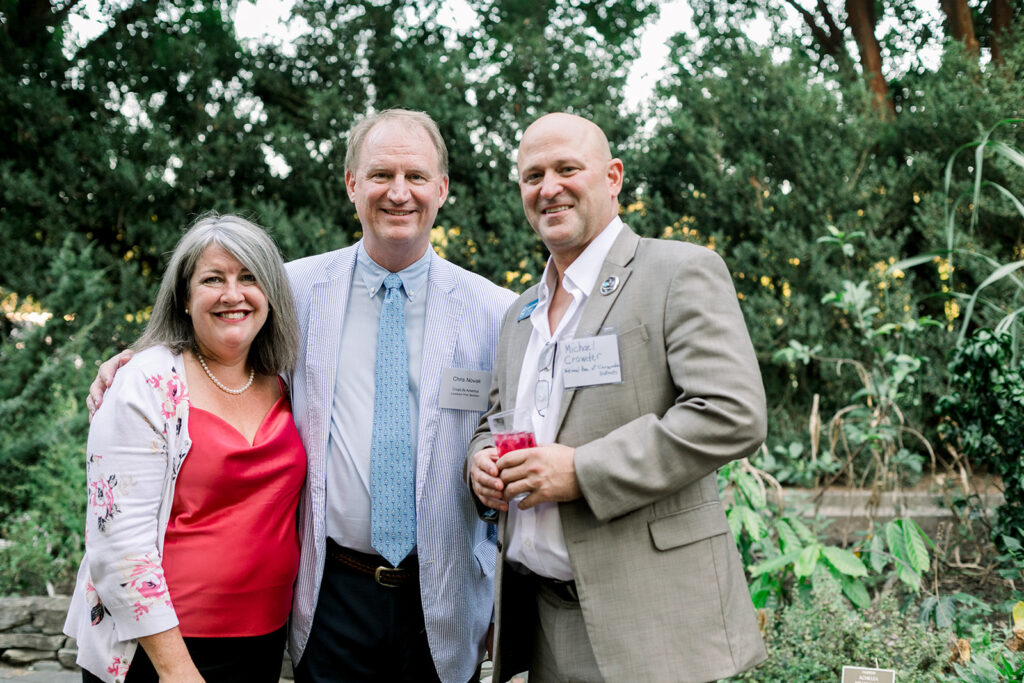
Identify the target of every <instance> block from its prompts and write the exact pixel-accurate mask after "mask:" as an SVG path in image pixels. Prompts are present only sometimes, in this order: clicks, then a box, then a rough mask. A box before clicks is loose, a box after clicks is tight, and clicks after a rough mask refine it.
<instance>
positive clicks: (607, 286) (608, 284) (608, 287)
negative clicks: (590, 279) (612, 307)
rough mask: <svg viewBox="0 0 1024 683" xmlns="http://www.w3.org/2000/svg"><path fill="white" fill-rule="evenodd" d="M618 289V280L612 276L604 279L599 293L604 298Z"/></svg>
mask: <svg viewBox="0 0 1024 683" xmlns="http://www.w3.org/2000/svg"><path fill="white" fill-rule="evenodd" d="M618 288H619V278H617V277H615V276H614V275H611V276H609V277H607V278H605V281H604V282H602V283H601V293H602V294H604V295H605V296H608V295H609V294H611V293H612V292H614V291H615V290H616V289H618Z"/></svg>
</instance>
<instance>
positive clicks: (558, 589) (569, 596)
mask: <svg viewBox="0 0 1024 683" xmlns="http://www.w3.org/2000/svg"><path fill="white" fill-rule="evenodd" d="M530 576H531V577H533V580H534V582H536V584H537V585H538V586H543V587H544V588H547V589H548V590H549V591H550V592H551V593H553V594H554V595H555V597H556V598H558V599H560V600H564V601H566V602H579V601H580V594H579V591H577V590H576V582H575V581H560V580H558V579H549V578H548V577H546V576H541V575H540V574H534V573H533V572H530Z"/></svg>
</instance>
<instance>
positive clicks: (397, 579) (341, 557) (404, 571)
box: [327, 538, 419, 588]
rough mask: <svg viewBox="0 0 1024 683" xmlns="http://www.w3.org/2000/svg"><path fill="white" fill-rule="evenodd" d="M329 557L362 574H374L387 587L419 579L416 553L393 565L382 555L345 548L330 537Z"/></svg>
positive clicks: (408, 583) (411, 582) (374, 577)
mask: <svg viewBox="0 0 1024 683" xmlns="http://www.w3.org/2000/svg"><path fill="white" fill-rule="evenodd" d="M327 559H328V560H331V561H333V562H336V563H337V564H341V565H344V566H346V567H348V568H349V569H355V570H356V571H357V572H359V573H360V574H367V575H369V576H372V577H373V580H374V581H376V582H377V584H378V585H380V586H384V587H385V588H401V587H402V586H408V585H410V584H413V583H415V582H416V581H417V580H419V562H418V561H417V559H416V556H415V555H410V556H409V557H407V558H405V559H404V560H402V563H401V564H400V565H399V566H397V567H392V566H391V565H390V564H389V563H388V561H387V560H385V559H384V558H383V557H381V556H380V555H370V554H368V553H361V552H358V551H356V550H352V549H351V548H345V547H342V546H340V545H338V544H337V543H335V542H334V541H333V540H331V539H329V538H328V539H327Z"/></svg>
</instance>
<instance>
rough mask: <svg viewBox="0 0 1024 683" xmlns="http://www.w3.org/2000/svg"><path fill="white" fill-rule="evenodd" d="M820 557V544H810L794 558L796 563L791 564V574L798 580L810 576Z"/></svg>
mask: <svg viewBox="0 0 1024 683" xmlns="http://www.w3.org/2000/svg"><path fill="white" fill-rule="evenodd" d="M820 556H821V545H820V544H818V543H812V544H811V545H809V546H807V547H806V548H804V549H803V550H801V551H800V554H799V556H798V557H797V558H796V562H794V563H793V573H794V574H796V576H797V578H800V579H802V578H805V577H807V576H810V575H811V574H812V573H814V568H815V567H817V566H818V557H820Z"/></svg>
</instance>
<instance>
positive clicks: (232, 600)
mask: <svg viewBox="0 0 1024 683" xmlns="http://www.w3.org/2000/svg"><path fill="white" fill-rule="evenodd" d="M282 386H283V385H282ZM188 431H189V436H190V438H191V440H192V448H191V450H190V451H189V453H188V456H187V457H186V458H185V460H184V462H183V463H182V466H181V470H180V471H179V472H178V480H177V482H176V485H175V487H174V500H173V503H172V506H171V518H170V521H169V523H168V525H167V534H166V537H165V539H164V555H163V568H164V575H165V576H166V579H167V586H168V589H169V590H170V594H171V601H172V602H173V603H174V610H175V612H176V613H177V615H178V621H179V628H180V629H181V633H182V635H184V636H192V637H237V636H258V635H264V634H267V633H270V632H272V631H275V630H277V629H278V628H280V627H281V626H283V625H284V624H285V622H286V621H287V620H288V612H289V610H290V609H291V601H292V587H293V585H294V584H295V577H296V575H297V574H298V570H299V536H298V528H297V526H296V511H297V509H298V504H299V493H300V491H301V490H302V484H303V482H304V481H305V478H306V451H305V449H304V448H303V447H302V441H301V439H300V438H299V432H298V430H297V429H296V428H295V423H294V422H293V421H292V411H291V404H290V403H289V402H288V399H287V397H286V396H285V395H282V396H281V398H279V399H278V400H277V402H276V403H274V405H273V407H271V409H270V412H268V413H267V415H266V416H265V417H264V418H263V422H262V424H260V426H259V429H257V430H256V437H255V441H254V443H253V445H251V446H250V445H249V442H248V441H247V440H246V438H245V437H244V436H242V434H241V433H240V432H239V431H238V430H237V429H235V428H234V427H232V426H231V425H230V424H228V423H227V422H225V421H224V420H222V419H221V418H219V417H217V416H216V415H214V414H213V413H210V412H207V411H205V410H203V409H201V408H196V407H195V406H191V407H190V408H189V416H188Z"/></svg>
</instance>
